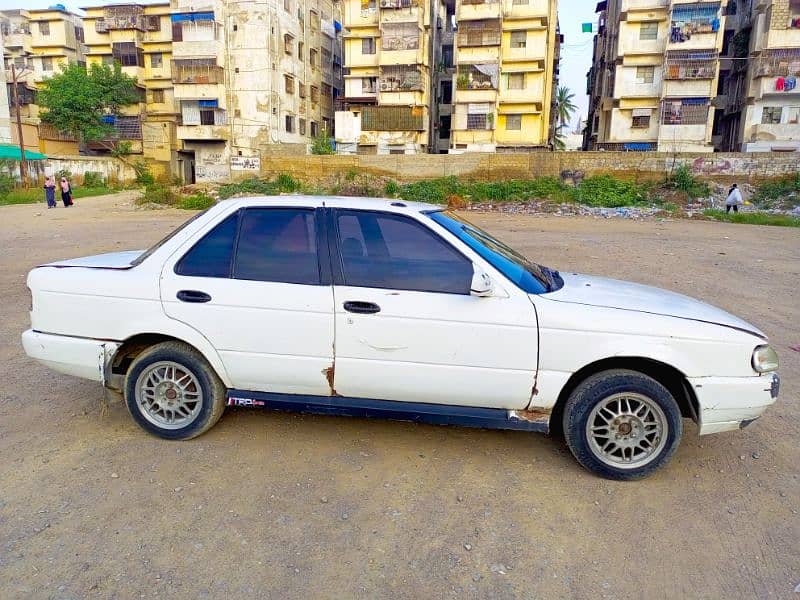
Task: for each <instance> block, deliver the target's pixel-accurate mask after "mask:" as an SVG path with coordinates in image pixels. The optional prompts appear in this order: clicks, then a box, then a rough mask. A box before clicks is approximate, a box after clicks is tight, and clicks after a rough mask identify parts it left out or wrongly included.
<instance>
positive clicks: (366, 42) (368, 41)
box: [361, 38, 375, 54]
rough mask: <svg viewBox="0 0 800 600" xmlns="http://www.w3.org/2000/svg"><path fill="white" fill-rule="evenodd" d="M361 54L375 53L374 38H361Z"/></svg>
mask: <svg viewBox="0 0 800 600" xmlns="http://www.w3.org/2000/svg"><path fill="white" fill-rule="evenodd" d="M361 54H375V38H363V39H362V40H361Z"/></svg>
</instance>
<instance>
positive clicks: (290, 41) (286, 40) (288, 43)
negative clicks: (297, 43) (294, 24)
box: [283, 33, 294, 56]
mask: <svg viewBox="0 0 800 600" xmlns="http://www.w3.org/2000/svg"><path fill="white" fill-rule="evenodd" d="M293 45H294V37H293V36H292V34H291V33H285V34H284V35H283V51H284V52H285V53H286V54H288V55H289V56H291V54H292V46H293Z"/></svg>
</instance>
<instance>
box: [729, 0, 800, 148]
mask: <svg viewBox="0 0 800 600" xmlns="http://www.w3.org/2000/svg"><path fill="white" fill-rule="evenodd" d="M728 8H729V11H728V12H729V15H730V16H729V17H728V19H729V21H730V26H729V27H728V31H727V32H726V34H727V37H726V50H727V52H726V53H725V57H724V58H723V64H724V65H725V66H726V69H725V71H724V74H725V76H724V78H723V85H722V86H721V90H720V92H721V94H720V97H719V102H718V103H719V105H720V107H721V109H722V115H721V117H720V119H719V122H718V123H717V129H718V137H719V147H720V149H721V150H723V151H743V152H770V151H780V152H787V151H794V152H797V151H800V88H798V86H797V80H798V78H800V0H729V5H728ZM726 63H727V64H726Z"/></svg>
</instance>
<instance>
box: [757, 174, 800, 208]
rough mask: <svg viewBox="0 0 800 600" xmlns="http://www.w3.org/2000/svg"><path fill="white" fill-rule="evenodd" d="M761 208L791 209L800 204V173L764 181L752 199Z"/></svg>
mask: <svg viewBox="0 0 800 600" xmlns="http://www.w3.org/2000/svg"><path fill="white" fill-rule="evenodd" d="M750 201H751V202H752V203H753V205H754V206H757V207H759V208H783V209H787V210H788V209H791V208H794V207H795V206H800V173H795V174H794V175H789V176H788V177H780V178H778V179H773V180H771V181H764V182H763V183H761V184H759V185H758V187H757V188H756V191H755V193H754V194H753V197H752V198H751V199H750Z"/></svg>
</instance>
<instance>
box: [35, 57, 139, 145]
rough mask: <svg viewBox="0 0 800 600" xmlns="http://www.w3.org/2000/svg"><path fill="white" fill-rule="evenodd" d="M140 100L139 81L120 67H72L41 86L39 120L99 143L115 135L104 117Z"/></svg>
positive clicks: (71, 65)
mask: <svg viewBox="0 0 800 600" xmlns="http://www.w3.org/2000/svg"><path fill="white" fill-rule="evenodd" d="M140 100H141V93H140V92H139V89H138V88H137V86H136V80H135V79H133V78H131V77H128V76H127V75H125V74H124V73H123V72H122V69H121V68H120V66H119V64H115V65H114V66H113V67H110V66H108V65H103V66H101V65H97V64H94V65H92V66H91V68H90V69H88V70H87V69H86V68H84V67H82V66H80V65H77V64H70V65H68V66H67V67H65V68H64V69H63V70H62V71H61V73H59V74H58V75H55V76H53V77H52V78H50V79H46V80H45V81H44V82H43V83H42V87H41V90H40V91H39V95H38V103H39V106H41V107H42V111H41V112H40V113H39V116H40V117H41V119H42V121H44V122H45V123H48V124H50V125H52V126H53V127H54V128H55V129H57V130H58V131H61V132H64V133H68V134H71V135H72V136H74V137H75V138H76V139H78V140H79V141H81V142H90V141H99V140H102V139H104V138H107V137H109V135H111V133H112V132H113V131H114V128H113V127H112V126H111V125H109V124H108V123H106V122H104V121H103V117H104V116H106V115H113V114H116V113H117V112H118V111H119V109H120V107H122V106H125V105H128V104H134V103H136V102H139V101H140Z"/></svg>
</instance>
